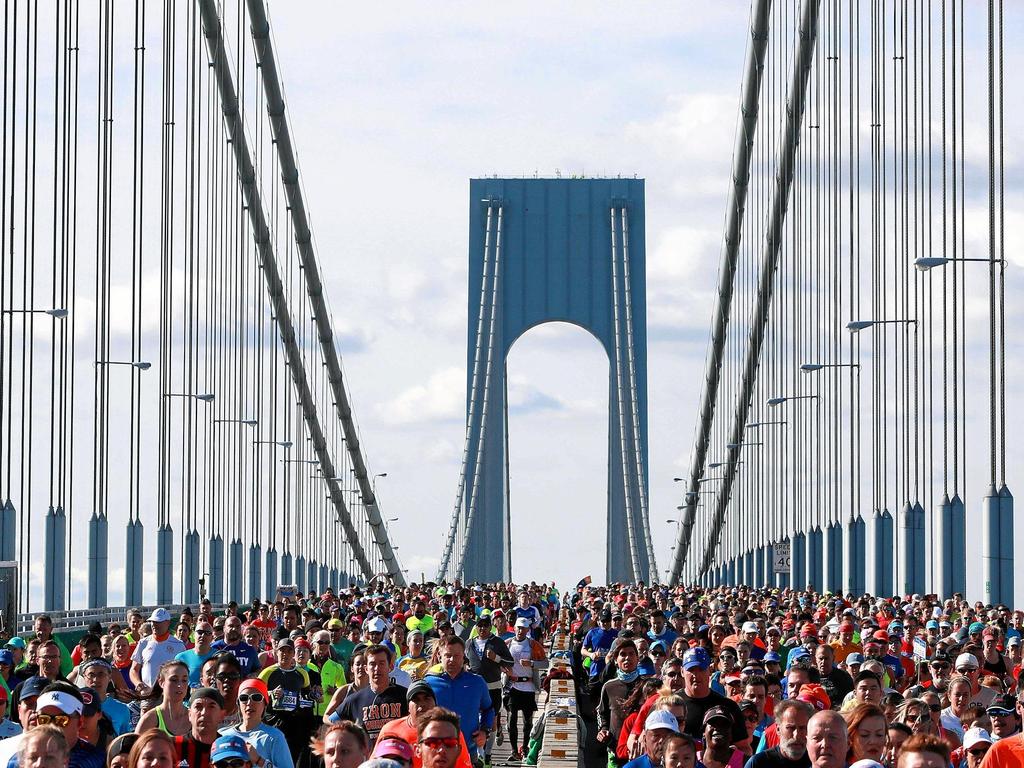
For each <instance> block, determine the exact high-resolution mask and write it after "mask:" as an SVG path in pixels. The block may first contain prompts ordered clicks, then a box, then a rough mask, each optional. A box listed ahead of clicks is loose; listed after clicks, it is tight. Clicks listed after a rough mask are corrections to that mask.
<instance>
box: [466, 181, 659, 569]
mask: <svg viewBox="0 0 1024 768" xmlns="http://www.w3.org/2000/svg"><path fill="white" fill-rule="evenodd" d="M498 205H500V207H501V218H502V223H501V235H500V236H501V247H500V272H499V273H498V274H499V278H498V283H497V292H496V296H497V303H496V305H495V309H496V311H495V313H494V316H495V326H494V329H493V335H494V342H493V349H492V351H491V355H492V357H491V375H490V378H489V383H488V390H487V395H486V398H484V396H483V394H482V391H483V382H482V381H476V382H475V381H474V369H475V365H474V358H475V356H476V348H477V343H478V339H477V338H476V335H477V326H478V322H477V320H478V317H479V315H480V311H481V303H485V304H486V302H487V301H488V298H487V292H486V291H483V292H482V290H481V289H482V287H483V285H484V284H483V279H484V263H485V253H489V254H490V256H489V258H492V259H493V258H494V256H493V254H494V252H495V251H494V249H495V241H496V234H497V233H496V232H493V231H492V237H493V238H494V239H493V240H492V241H491V243H490V251H489V252H488V251H485V242H486V240H487V222H488V209H492V212H493V209H494V208H495V207H496V206H498ZM613 210H616V211H618V210H625V212H626V214H625V216H624V217H619V218H617V219H615V221H616V222H617V223H615V224H613V223H612V222H613V213H612V212H613ZM616 216H618V214H616ZM627 224H628V233H627V232H626V226H625V225H627ZM494 226H495V222H494V221H493V215H492V229H493V228H494ZM613 226H614V227H615V228H616V233H615V238H616V243H615V249H616V250H615V253H616V255H617V256H618V259H613V234H612V230H613ZM644 229H645V217H644V182H643V180H641V179H473V180H471V181H470V222H469V312H468V317H469V329H468V342H469V343H468V350H467V360H468V366H467V374H466V376H467V393H468V394H467V402H466V414H467V424H469V430H468V437H469V441H468V451H467V461H466V465H465V467H464V470H463V471H464V477H465V491H464V499H465V500H464V502H463V505H464V507H465V508H467V509H468V508H469V505H470V503H471V500H472V499H473V498H474V496H475V498H476V501H475V507H474V508H473V509H472V510H471V518H472V523H471V525H470V529H469V531H468V532H467V535H466V543H465V557H464V561H463V568H462V576H463V578H464V580H465V581H468V582H471V581H476V580H480V581H507V580H509V579H511V578H512V564H511V562H510V560H511V554H510V551H509V545H510V538H509V514H510V510H509V506H508V505H509V501H508V461H509V457H508V455H507V450H508V442H507V418H506V417H507V398H506V382H505V360H506V357H507V355H508V352H509V350H510V349H511V348H512V346H513V345H514V344H515V341H516V339H518V338H519V337H520V336H521V335H522V334H524V333H525V332H526V331H528V330H529V329H530V328H533V327H534V326H537V325H540V324H542V323H546V322H556V321H562V322H567V323H573V324H575V325H578V326H580V327H582V328H583V329H585V330H587V331H589V332H590V333H592V334H593V335H594V336H595V337H596V338H597V339H598V341H599V342H600V343H601V344H602V346H603V347H604V349H605V352H606V353H607V355H608V358H609V361H610V365H609V388H608V389H609V408H608V470H609V471H608V485H607V488H608V519H607V551H606V569H607V578H608V580H609V581H632V580H633V579H634V574H633V568H632V562H633V559H632V558H633V557H634V555H633V553H632V552H631V547H630V538H629V531H630V530H632V531H633V534H634V541H635V557H636V560H637V564H638V569H639V573H638V574H637V578H639V579H642V580H643V581H645V582H648V583H649V582H650V580H651V579H652V578H656V577H657V573H656V566H654V564H653V563H651V562H650V561H651V559H652V557H651V555H652V554H653V550H652V548H651V547H650V546H649V544H648V542H649V532H648V521H647V518H646V514H645V513H646V509H647V490H646V489H647V487H648V477H647V464H648V462H647V310H646V306H647V303H646V288H645V286H646V277H645V275H646V269H645V261H646V256H645V241H644ZM626 234H628V246H627V244H626V243H624V242H623V238H624V235H626ZM627 247H628V254H627ZM491 263H493V262H491ZM613 264H614V265H615V268H616V271H615V272H614V273H613ZM627 274H628V280H627V279H626V275H627ZM613 277H614V278H615V279H614V282H613ZM627 307H628V311H629V317H628V318H627V317H626V310H627ZM616 309H618V310H619V314H618V316H616V314H615V310H616ZM489 315H490V313H489V312H488V316H489ZM627 319H628V320H629V321H630V327H631V330H632V334H628V333H627V329H626V324H627ZM485 335H487V334H485ZM487 340H488V339H487V338H484V339H481V340H479V341H480V342H481V343H483V344H487ZM617 342H618V343H617ZM627 358H628V361H629V362H630V363H631V364H632V365H631V367H629V368H627V366H626V361H627ZM617 362H620V363H621V367H619V366H618V365H617V364H616V363H617ZM617 373H618V374H620V376H617V375H616V374H617ZM621 374H626V375H625V376H621ZM483 378H484V377H480V379H483ZM628 381H632V382H633V384H632V386H630V385H629V384H628V383H627V382H628ZM474 391H476V392H477V397H478V398H479V401H478V402H476V404H475V410H476V413H477V414H479V412H480V410H481V406H484V402H482V401H484V400H486V405H485V406H484V407H486V409H487V411H486V412H487V414H488V416H487V421H486V424H485V428H484V429H483V430H482V432H483V434H482V435H481V430H480V418H479V415H477V416H475V417H474V418H470V417H471V413H472V412H473V410H474V405H473V402H474ZM620 413H621V414H622V417H621V418H620ZM481 439H482V441H483V447H482V451H480V453H479V455H480V467H479V468H477V466H476V465H477V450H476V449H477V446H478V445H479V444H480V440H481ZM627 510H628V512H627ZM627 515H628V517H627Z"/></svg>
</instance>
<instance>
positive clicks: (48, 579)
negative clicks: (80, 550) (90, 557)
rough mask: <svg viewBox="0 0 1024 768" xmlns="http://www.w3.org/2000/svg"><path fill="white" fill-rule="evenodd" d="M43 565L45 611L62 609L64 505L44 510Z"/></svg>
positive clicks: (65, 574)
mask: <svg viewBox="0 0 1024 768" xmlns="http://www.w3.org/2000/svg"><path fill="white" fill-rule="evenodd" d="M45 566H46V573H45V575H44V577H43V587H44V594H43V606H44V608H45V609H46V610H47V611H63V610H64V608H65V607H66V606H65V602H64V598H65V595H64V592H65V589H64V586H65V583H66V579H67V517H65V515H64V507H60V506H58V507H57V508H56V509H54V508H53V507H50V508H49V510H47V512H46V563H45Z"/></svg>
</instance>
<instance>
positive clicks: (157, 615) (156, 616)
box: [149, 608, 171, 622]
mask: <svg viewBox="0 0 1024 768" xmlns="http://www.w3.org/2000/svg"><path fill="white" fill-rule="evenodd" d="M149 620H150V621H156V622H160V621H170V620H171V612H170V611H168V610H167V609H166V608H154V609H153V612H152V613H151V614H149Z"/></svg>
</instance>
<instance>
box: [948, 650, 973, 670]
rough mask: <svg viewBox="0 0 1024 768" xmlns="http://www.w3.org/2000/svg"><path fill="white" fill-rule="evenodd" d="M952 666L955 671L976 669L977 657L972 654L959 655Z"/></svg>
mask: <svg viewBox="0 0 1024 768" xmlns="http://www.w3.org/2000/svg"><path fill="white" fill-rule="evenodd" d="M953 666H954V667H955V668H956V669H960V667H970V668H971V669H977V668H978V667H979V666H980V665H979V664H978V659H977V657H976V656H975V655H974V654H973V653H961V654H960V655H959V656H957V657H956V663H955V664H954V665H953Z"/></svg>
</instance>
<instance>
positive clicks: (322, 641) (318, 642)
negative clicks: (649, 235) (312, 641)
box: [316, 640, 330, 645]
mask: <svg viewBox="0 0 1024 768" xmlns="http://www.w3.org/2000/svg"><path fill="white" fill-rule="evenodd" d="M316 644H317V645H330V643H329V642H327V641H326V640H317V641H316Z"/></svg>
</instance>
